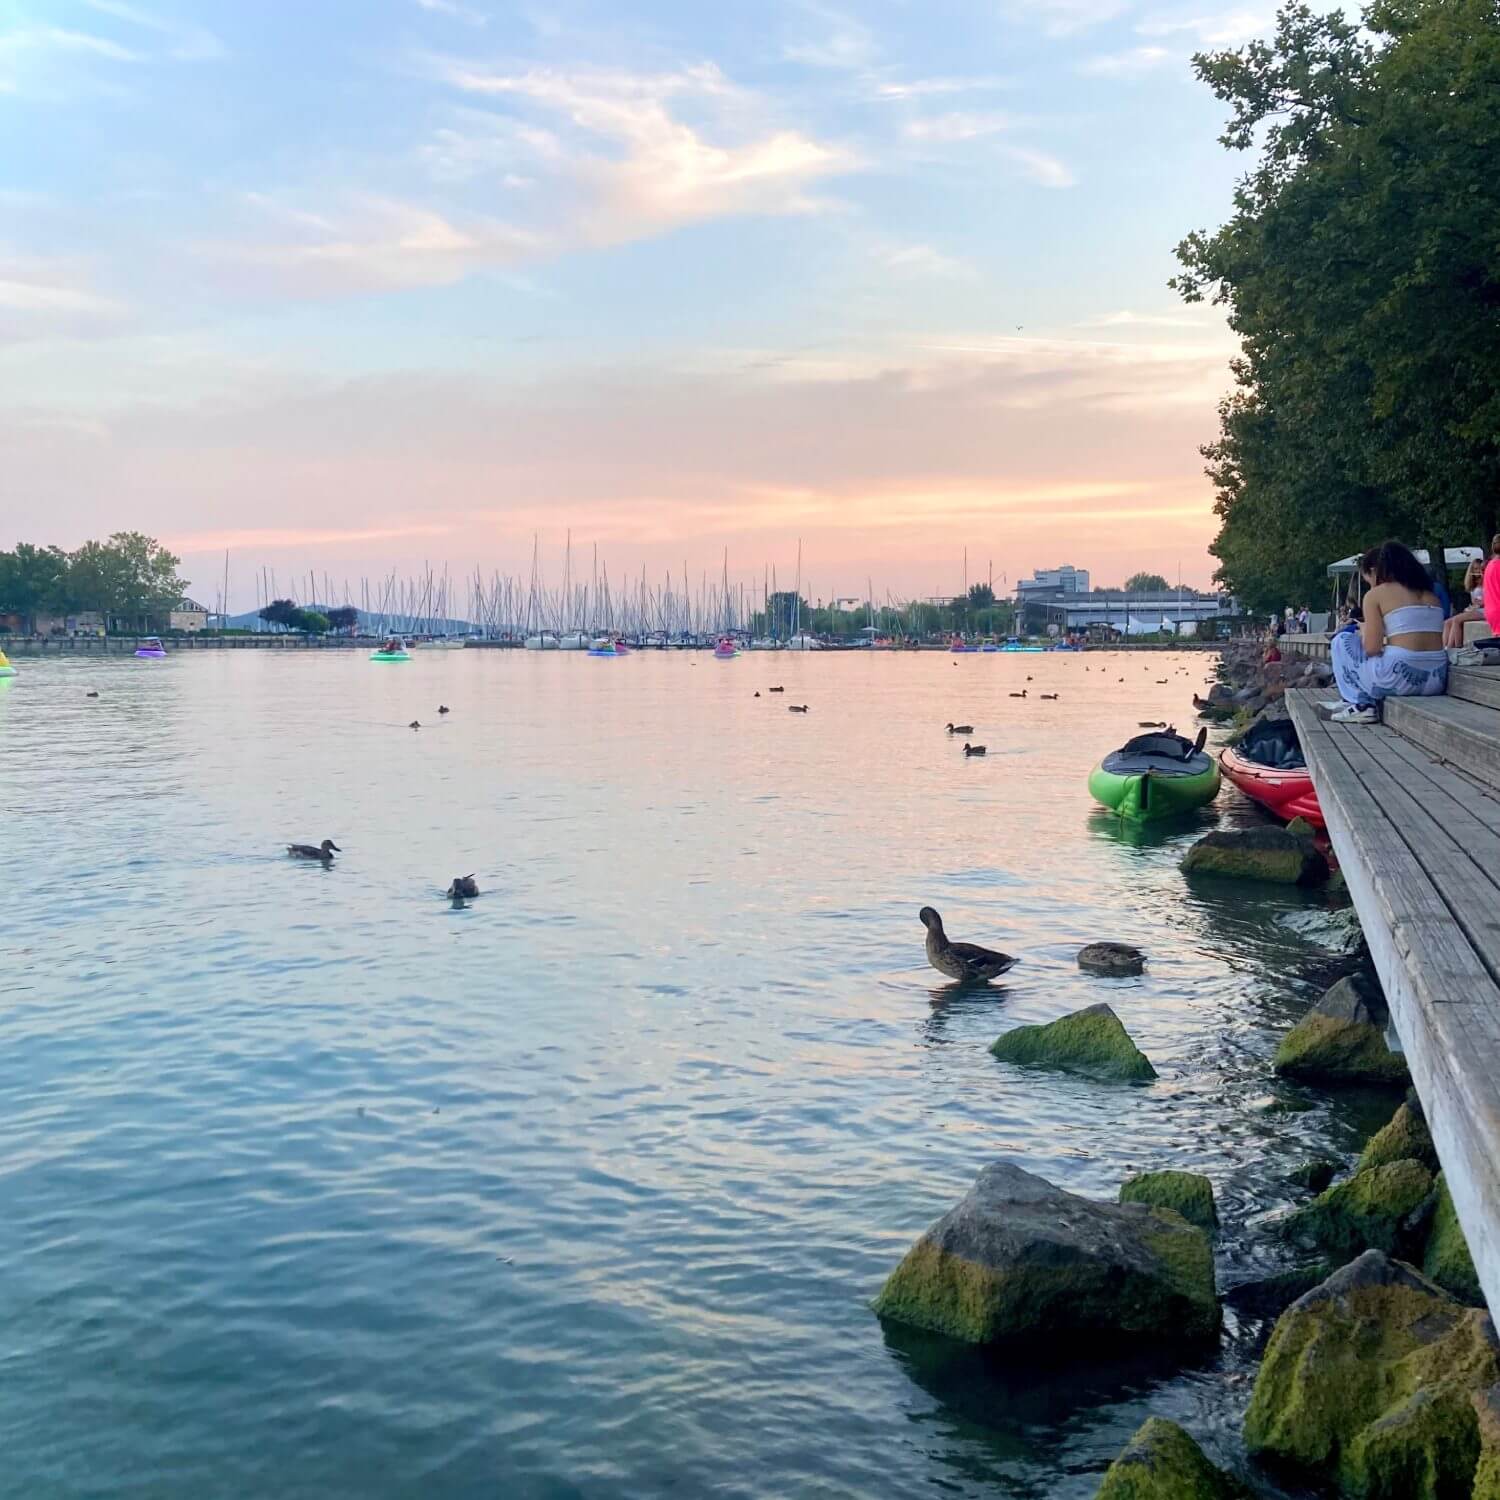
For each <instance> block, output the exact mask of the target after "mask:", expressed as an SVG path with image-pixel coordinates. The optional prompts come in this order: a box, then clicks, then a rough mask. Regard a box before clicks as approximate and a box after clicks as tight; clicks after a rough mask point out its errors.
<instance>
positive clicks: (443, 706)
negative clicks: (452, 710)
mask: <svg viewBox="0 0 1500 1500" xmlns="http://www.w3.org/2000/svg"><path fill="white" fill-rule="evenodd" d="M438 712H439V713H440V714H445V713H447V712H448V705H447V704H446V703H439V704H438Z"/></svg>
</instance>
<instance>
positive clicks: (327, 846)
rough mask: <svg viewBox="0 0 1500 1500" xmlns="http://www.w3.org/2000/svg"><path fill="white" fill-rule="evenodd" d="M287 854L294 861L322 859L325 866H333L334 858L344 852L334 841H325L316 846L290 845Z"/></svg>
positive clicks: (287, 847)
mask: <svg viewBox="0 0 1500 1500" xmlns="http://www.w3.org/2000/svg"><path fill="white" fill-rule="evenodd" d="M286 852H287V853H288V854H290V855H291V856H292V858H293V859H321V860H322V861H323V863H324V864H325V865H331V864H332V863H333V856H334V855H335V854H342V853H343V852H344V851H343V850H342V849H340V848H339V846H338V845H337V844H335V843H334V841H333V840H332V839H324V840H323V842H322V843H321V844H316V845H315V844H288V845H287V846H286Z"/></svg>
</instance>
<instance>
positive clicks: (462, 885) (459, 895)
mask: <svg viewBox="0 0 1500 1500" xmlns="http://www.w3.org/2000/svg"><path fill="white" fill-rule="evenodd" d="M478 894H479V882H478V881H477V880H475V879H474V877H473V876H472V875H455V876H454V877H453V884H452V885H450V886H449V887H448V899H449V900H450V901H462V900H463V899H464V897H465V896H470V897H473V896H477V895H478Z"/></svg>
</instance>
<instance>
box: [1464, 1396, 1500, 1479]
mask: <svg viewBox="0 0 1500 1500" xmlns="http://www.w3.org/2000/svg"><path fill="white" fill-rule="evenodd" d="M1474 1415H1475V1417H1476V1418H1477V1420H1478V1422H1479V1464H1478V1467H1477V1468H1476V1469H1475V1470H1474V1492H1473V1494H1472V1495H1471V1496H1470V1500H1500V1385H1492V1386H1491V1387H1490V1388H1489V1390H1487V1391H1480V1392H1478V1393H1477V1394H1476V1395H1475V1396H1474Z"/></svg>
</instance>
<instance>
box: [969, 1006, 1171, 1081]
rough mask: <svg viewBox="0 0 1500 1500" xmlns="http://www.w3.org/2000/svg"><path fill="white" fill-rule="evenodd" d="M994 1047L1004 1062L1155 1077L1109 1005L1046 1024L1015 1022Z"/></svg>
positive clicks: (1135, 1078) (1141, 1078) (1100, 1075)
mask: <svg viewBox="0 0 1500 1500" xmlns="http://www.w3.org/2000/svg"><path fill="white" fill-rule="evenodd" d="M990 1051H991V1052H993V1053H994V1054H995V1056H996V1057H998V1058H1001V1059H1003V1060H1004V1061H1005V1062H1013V1063H1023V1064H1026V1065H1027V1066H1030V1067H1038V1068H1061V1069H1063V1070H1064V1071H1065V1072H1068V1073H1084V1074H1086V1075H1087V1076H1088V1077H1090V1078H1106V1079H1118V1080H1122V1081H1124V1082H1128V1083H1146V1082H1149V1081H1150V1080H1151V1079H1153V1078H1155V1077H1156V1069H1155V1068H1153V1067H1152V1066H1151V1063H1150V1061H1149V1060H1148V1058H1147V1057H1146V1054H1145V1053H1144V1052H1142V1051H1141V1049H1140V1048H1139V1047H1137V1046H1136V1044H1135V1043H1134V1042H1133V1041H1131V1039H1130V1033H1129V1032H1128V1031H1126V1030H1125V1028H1124V1026H1123V1025H1122V1024H1121V1023H1120V1018H1119V1017H1118V1016H1117V1015H1116V1014H1115V1013H1114V1011H1113V1010H1111V1009H1110V1007H1109V1006H1107V1005H1090V1006H1087V1007H1086V1008H1085V1009H1083V1010H1075V1011H1074V1012H1072V1014H1071V1015H1066V1016H1063V1017H1062V1019H1061V1020H1057V1021H1053V1022H1051V1023H1050V1024H1049V1025H1046V1026H1017V1027H1016V1028H1015V1030H1014V1031H1007V1032H1006V1033H1005V1034H1004V1036H1002V1037H1000V1038H999V1039H998V1040H996V1041H995V1042H994V1043H993V1044H992V1045H991V1047H990Z"/></svg>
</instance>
